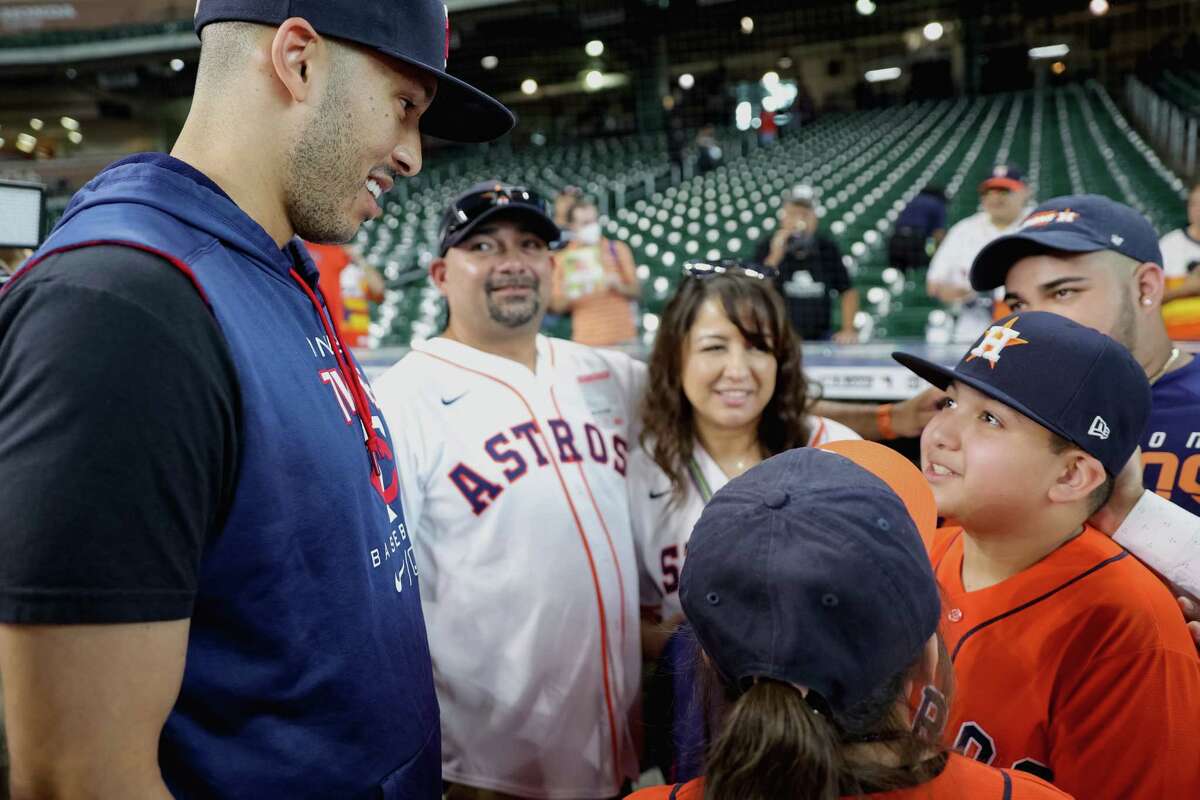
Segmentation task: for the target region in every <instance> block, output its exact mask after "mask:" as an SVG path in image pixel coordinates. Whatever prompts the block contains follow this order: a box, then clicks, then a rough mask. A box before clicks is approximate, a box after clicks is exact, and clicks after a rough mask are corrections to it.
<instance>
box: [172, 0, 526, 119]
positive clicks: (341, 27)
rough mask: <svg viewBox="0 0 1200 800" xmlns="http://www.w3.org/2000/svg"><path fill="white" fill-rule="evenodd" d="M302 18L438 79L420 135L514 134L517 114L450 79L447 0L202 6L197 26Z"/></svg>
mask: <svg viewBox="0 0 1200 800" xmlns="http://www.w3.org/2000/svg"><path fill="white" fill-rule="evenodd" d="M292 17H301V18H303V19H306V20H308V22H309V24H311V25H312V26H313V28H314V29H316V31H317V32H318V33H320V34H321V35H322V36H331V37H333V38H335V39H345V40H346V41H350V42H356V43H358V44H361V45H364V46H366V47H369V48H371V49H373V50H375V51H377V52H379V53H382V54H383V55H385V56H389V57H391V58H395V59H398V60H400V61H403V62H404V63H406V64H410V65H412V66H414V67H417V68H418V69H421V70H423V71H425V72H427V73H429V74H430V75H432V76H434V77H435V78H437V83H438V87H437V94H436V95H435V96H434V100H433V103H432V104H431V105H430V106H429V108H428V110H426V112H425V113H424V114H423V115H422V116H421V131H422V132H423V133H426V134H429V135H430V136H437V137H438V138H440V139H447V140H450V141H455V142H487V141H491V140H492V139H495V138H497V137H499V136H503V135H504V134H505V133H508V131H510V130H511V129H512V127H513V125H514V124H516V118H515V117H514V116H513V113H512V112H511V111H509V110H508V109H507V108H505V107H504V106H503V105H502V104H501V103H499V102H497V101H496V100H493V99H492V98H491V97H488V96H487V95H486V94H484V93H483V92H481V91H479V90H478V89H476V88H475V87H474V86H471V85H469V84H467V83H464V82H463V81H460V80H459V79H458V78H455V77H453V76H451V75H448V74H446V60H447V58H449V55H450V17H449V13H448V12H447V10H446V6H445V4H444V3H442V2H441V0H353V2H336V0H199V2H198V3H197V4H196V17H195V28H196V33H197V34H199V33H200V31H201V30H202V29H203V28H204V26H205V25H208V24H209V23H212V22H230V21H241V22H257V23H260V24H263V25H279V24H280V23H281V22H283V21H284V20H286V19H290V18H292Z"/></svg>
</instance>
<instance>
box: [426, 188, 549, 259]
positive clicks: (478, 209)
mask: <svg viewBox="0 0 1200 800" xmlns="http://www.w3.org/2000/svg"><path fill="white" fill-rule="evenodd" d="M501 213H504V214H509V215H516V216H519V217H522V218H524V221H525V222H526V223H528V224H529V225H530V228H531V231H532V232H533V233H536V234H537V235H539V236H541V237H542V238H543V239H545V240H546V244H547V245H553V244H554V243H555V242H557V241H558V239H559V237H560V236H561V231H560V230H559V228H558V226H557V225H555V224H554V220H553V219H551V216H550V205H549V204H548V203H547V202H546V200H545V199H544V198H543V197H542V196H541V195H539V194H538V193H537V192H535V191H533V190H531V189H527V188H526V187H524V186H512V185H509V184H505V183H501V182H499V181H491V182H487V183H480V184H476V185H475V186H473V187H471V188H470V189H469V190H467V191H466V192H465V193H464V194H461V195H459V196H458V197H457V198H456V199H455V200H454V202H452V203H451V204H450V205H449V207H447V208H446V212H445V214H443V215H442V233H441V242H442V245H441V254H442V255H445V254H446V251H447V250H449V249H450V248H451V247H454V246H455V245H456V244H458V243H459V242H461V241H462V240H464V239H466V238H467V237H468V236H470V235H471V232H472V231H473V230H474V229H475V227H476V226H478V225H479V224H480V223H482V222H483V221H484V220H486V219H489V218H490V217H494V216H496V215H497V214H501Z"/></svg>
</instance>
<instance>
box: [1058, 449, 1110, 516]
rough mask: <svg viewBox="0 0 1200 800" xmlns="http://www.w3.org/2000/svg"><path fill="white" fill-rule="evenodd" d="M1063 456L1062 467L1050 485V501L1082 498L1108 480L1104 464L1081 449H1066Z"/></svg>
mask: <svg viewBox="0 0 1200 800" xmlns="http://www.w3.org/2000/svg"><path fill="white" fill-rule="evenodd" d="M1064 457H1065V461H1064V462H1063V469H1062V471H1061V472H1060V473H1059V475H1058V479H1057V480H1056V481H1055V482H1054V485H1053V486H1051V487H1050V494H1049V497H1050V501H1051V502H1053V503H1075V502H1078V501H1080V500H1084V499H1086V498H1087V496H1088V495H1090V494H1091V493H1092V492H1094V491H1095V490H1096V489H1097V488H1098V487H1099V486H1100V485H1101V484H1103V483H1104V481H1106V480H1108V473H1107V472H1105V471H1104V466H1103V465H1102V464H1101V463H1100V462H1099V461H1098V460H1097V459H1096V458H1095V457H1093V456H1090V455H1088V454H1087V453H1085V452H1083V451H1082V450H1068V451H1067V452H1066V453H1064Z"/></svg>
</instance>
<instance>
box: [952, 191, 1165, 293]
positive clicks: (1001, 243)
mask: <svg viewBox="0 0 1200 800" xmlns="http://www.w3.org/2000/svg"><path fill="white" fill-rule="evenodd" d="M1099 250H1112V251H1113V252H1114V253H1120V254H1121V255H1123V256H1128V257H1129V258H1132V259H1133V260H1134V261H1136V262H1138V263H1139V264H1141V263H1144V262H1147V261H1148V262H1150V263H1151V264H1159V265H1161V264H1162V251H1161V250H1160V249H1159V247H1158V234H1157V233H1156V232H1155V230H1154V226H1153V225H1151V224H1150V222H1149V221H1148V220H1147V219H1146V218H1145V217H1143V216H1142V215H1141V214H1139V213H1138V212H1136V211H1134V210H1133V209H1132V208H1130V207H1129V206H1127V205H1124V204H1122V203H1118V202H1116V201H1115V200H1109V199H1108V198H1107V197H1101V196H1100V195H1098V194H1075V195H1068V196H1066V197H1055V198H1053V199H1050V200H1047V201H1046V202H1044V203H1042V204H1041V205H1040V206H1038V207H1037V208H1035V209H1034V210H1033V212H1032V213H1031V214H1030V215H1029V216H1028V217H1026V218H1025V220H1024V221H1023V222H1022V223H1021V227H1020V229H1018V230H1017V231H1015V232H1013V233H1009V234H1005V235H1004V236H1001V237H999V238H997V239H993V240H992V241H991V242H990V243H989V244H988V245H987V246H986V247H984V248H983V249H982V250H980V251H979V255H977V256H975V262H974V263H973V264H971V286H973V287H974V288H975V290H976V291H980V292H984V291H990V290H991V289H995V288H996V287H997V286H1003V285H1004V280H1005V278H1006V277H1007V276H1008V271H1009V270H1010V269H1012V265H1013V264H1015V263H1017V262H1018V261H1020V260H1021V259H1022V258H1025V257H1026V256H1031V255H1036V254H1038V253H1045V252H1047V251H1051V252H1063V253H1094V252H1096V251H1099Z"/></svg>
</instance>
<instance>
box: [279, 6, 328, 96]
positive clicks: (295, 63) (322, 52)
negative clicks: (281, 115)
mask: <svg viewBox="0 0 1200 800" xmlns="http://www.w3.org/2000/svg"><path fill="white" fill-rule="evenodd" d="M323 44H325V43H324V42H323V40H322V39H321V35H320V34H319V33H317V32H316V30H314V29H313V26H312V25H310V24H309V23H308V20H305V19H301V18H300V17H291V18H290V19H285V20H284V21H283V22H282V23H280V25H279V28H278V29H276V31H275V36H274V37H273V38H272V39H271V64H272V66H273V67H274V68H275V77H276V78H278V79H279V82H280V84H281V85H282V86H283V90H284V91H285V92H286V93H287V94H288V95H290V96H291V99H292V100H293V102H296V103H303V102H305V101H306V100H308V99H309V98H310V97H311V96H312V92H313V66H314V64H316V63H317V61H318V60H321V61H323V62H324V64H325V65H327V64H328V61H329V48H328V46H322V45H323Z"/></svg>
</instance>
